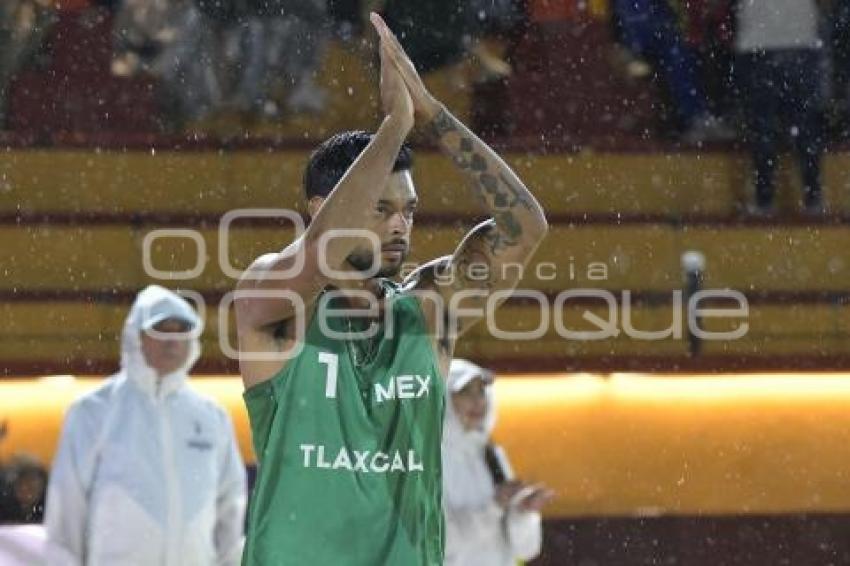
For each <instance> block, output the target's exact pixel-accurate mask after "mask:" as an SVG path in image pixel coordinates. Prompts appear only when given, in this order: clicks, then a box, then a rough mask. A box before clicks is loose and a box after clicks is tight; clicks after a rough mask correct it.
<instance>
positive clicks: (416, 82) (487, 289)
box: [373, 16, 548, 332]
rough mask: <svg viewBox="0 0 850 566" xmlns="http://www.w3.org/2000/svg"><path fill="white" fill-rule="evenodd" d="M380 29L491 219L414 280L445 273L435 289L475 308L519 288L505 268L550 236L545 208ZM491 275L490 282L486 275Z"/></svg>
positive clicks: (417, 105) (417, 106)
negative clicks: (462, 296)
mask: <svg viewBox="0 0 850 566" xmlns="http://www.w3.org/2000/svg"><path fill="white" fill-rule="evenodd" d="M373 18H374V19H376V20H378V21H379V23H378V24H376V27H377V28H378V30H379V33H380V34H381V40H382V42H385V43H386V44H387V45H388V47H389V50H388V51H389V55H390V56H391V57H392V60H393V61H394V62H395V64H396V66H397V67H398V69H399V71H400V72H401V76H402V77H403V78H404V81H405V84H406V85H407V88H408V90H409V91H410V95H411V97H412V99H413V105H414V110H415V113H416V120H417V122H419V123H420V124H422V125H424V126H425V128H426V130H427V131H428V133H429V134H430V135H431V136H433V138H434V139H435V140H436V141H437V143H438V144H439V146H440V148H441V149H442V150H443V151H444V152H445V153H446V154H447V155H448V156H449V157H450V158H451V159H452V161H453V162H454V163H455V165H456V166H457V167H458V168H459V169H460V170H461V171H463V172H464V173H465V174H466V176H467V177H468V178H469V179H470V181H471V187H472V191H473V193H474V194H475V196H476V198H477V199H478V201H479V202H480V203H481V204H482V206H483V208H484V210H485V211H486V212H487V213H488V214H489V215H490V216H491V219H490V220H488V221H486V222H483V223H481V224H479V225H478V226H476V227H475V228H473V229H472V230H471V231H470V232H469V233H468V234H467V235H466V236H465V237H464V239H463V240H462V241H461V243H460V245H459V246H458V248H457V249H456V250H455V252H454V254H452V255H451V256H449V257H446V258H440V259H438V260H434V261H433V262H431V263H430V264H428V265H426V266H425V267H424V268H423V269H422V270H421V271H419V272H418V273H415V274H414V275H413V277H419V278H421V279H422V280H424V281H425V282H426V284H427V282H428V281H434V280H435V277H430V278H429V277H428V276H427V275H425V273H426V272H428V271H432V272H438V271H442V272H445V273H448V274H450V275H451V276H450V277H447V278H442V277H438V278H436V279H442V280H446V281H448V283H446V284H442V285H439V284H437V285H434V288H436V289H437V290H438V291H439V292H440V294H441V295H442V296H443V298H444V304H450V301H451V297H452V296H453V295H454V294H455V293H457V292H459V291H464V290H476V291H483V293H481V294H479V295H478V297H477V298H470V301H469V302H467V301H464V302H463V306H464V307H466V308H471V307H473V306H474V304H475V303H479V304H480V303H481V301H482V300H486V296H487V294H489V293H492V292H493V291H496V290H500V289H512V288H514V287H515V286H516V284H517V278H516V272H517V270H507V269H502V267H503V266H504V265H505V264H508V263H511V264H514V263H519V264H522V265H525V264H526V263H527V262H528V260H529V259H530V258H531V255H532V254H533V253H534V250H535V249H536V248H537V246H538V245H539V244H540V242H541V241H542V239H543V237H544V236H545V235H546V232H547V231H548V224H547V222H546V217H545V215H544V213H543V209H542V208H541V207H540V204H539V203H538V202H537V200H536V199H535V198H534V196H533V195H532V194H531V192H530V191H529V190H528V189H527V188H526V186H525V185H524V184H523V182H522V181H521V180H520V179H519V177H517V175H516V174H515V173H514V172H513V170H511V168H510V167H509V166H508V164H507V163H505V162H504V160H503V159H502V158H500V157H499V156H498V155H497V154H496V152H494V151H493V150H492V149H491V148H490V147H489V146H488V145H487V144H486V143H484V142H483V141H482V140H481V139H479V138H478V136H476V135H475V134H474V133H472V132H471V131H470V130H469V128H467V127H466V126H464V125H463V124H462V123H461V122H460V121H459V120H457V119H456V118H455V117H454V116H452V115H451V114H450V113H449V112H448V110H446V108H445V107H444V106H443V105H442V104H440V103H439V102H438V101H437V100H436V99H435V98H434V97H433V96H431V94H430V93H429V92H428V91H427V89H426V88H425V86H424V84H423V83H422V80H421V78H420V77H419V74H418V73H417V72H416V69H415V67H414V66H413V63H412V62H411V61H410V59H409V58H408V57H407V55H406V54H405V53H404V50H403V49H402V47H401V45H400V44H399V43H398V40H397V39H396V38H395V36H394V35H393V34H392V32H391V31H390V30H389V28H387V27H386V24H384V23H383V21H382V20H380V18H378V17H377V16H373ZM485 272H486V277H484V276H483V275H482V274H483V273H485ZM458 322H459V328H458V329H459V330H460V331H461V332H462V331H463V330H465V329H466V328H468V327H469V326H471V325H472V323H474V322H475V319H474V318H465V319H463V320H459V321H458Z"/></svg>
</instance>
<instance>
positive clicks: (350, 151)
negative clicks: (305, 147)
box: [304, 130, 413, 200]
mask: <svg viewBox="0 0 850 566" xmlns="http://www.w3.org/2000/svg"><path fill="white" fill-rule="evenodd" d="M374 137H375V135H374V134H370V133H369V132H364V131H362V130H357V131H352V132H341V133H339V134H336V135H334V136H333V137H331V138H329V139H327V140H325V141H324V142H322V144H321V145H320V146H319V147H317V148H316V150H315V151H314V152H313V153H312V155H310V161H309V162H308V163H307V168H306V169H305V170H304V194H305V196H306V197H307V200H310V199H311V198H313V197H322V198H324V197H327V196H328V195H329V194H330V192H331V191H332V190H333V188H334V187H335V186H336V184H337V183H338V182H339V180H340V179H342V176H343V175H345V172H346V171H348V168H349V167H351V164H352V163H354V160H355V159H357V156H358V155H360V154H361V153H362V152H363V150H364V149H366V146H367V145H369V142H371V141H372V138H374ZM412 166H413V150H411V149H410V147H409V146H408V145H407V144H403V145H402V146H401V149H400V150H399V152H398V157H397V158H396V160H395V163H394V164H393V172H394V173H395V172H397V171H407V170H409V169H410V168H411V167H412Z"/></svg>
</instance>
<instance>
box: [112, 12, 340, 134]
mask: <svg viewBox="0 0 850 566" xmlns="http://www.w3.org/2000/svg"><path fill="white" fill-rule="evenodd" d="M329 29H330V26H329V23H328V18H327V8H326V5H325V0H125V1H124V2H123V3H122V4H121V5H120V8H119V9H118V11H117V15H116V18H115V46H116V58H115V62H114V64H113V71H114V72H115V74H118V75H124V76H126V75H132V74H134V73H136V72H138V71H140V70H145V71H147V72H149V73H150V74H151V75H153V76H154V77H156V78H157V79H159V83H160V89H161V93H160V94H161V103H162V106H163V109H164V110H165V111H166V112H167V116H168V118H169V124H171V125H172V126H173V127H180V126H182V125H184V124H185V123H186V122H192V121H198V120H203V119H205V118H207V117H209V116H210V115H211V114H212V113H214V112H218V111H222V110H224V111H227V110H232V111H237V112H240V113H242V114H245V115H248V116H253V117H258V116H276V115H278V114H280V113H282V112H284V111H287V112H293V113H299V112H319V111H321V110H322V109H323V108H324V105H325V98H326V94H325V92H324V90H322V89H321V88H320V87H319V86H318V85H317V84H316V82H315V78H316V73H317V72H318V69H319V65H320V62H321V57H322V55H323V53H324V48H325V45H326V43H327V39H328V34H329ZM281 101H283V102H282V104H281V103H280V102H281Z"/></svg>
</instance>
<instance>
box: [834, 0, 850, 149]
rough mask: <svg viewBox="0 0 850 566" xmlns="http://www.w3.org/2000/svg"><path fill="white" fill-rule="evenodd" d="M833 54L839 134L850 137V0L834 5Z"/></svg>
mask: <svg viewBox="0 0 850 566" xmlns="http://www.w3.org/2000/svg"><path fill="white" fill-rule="evenodd" d="M831 21H832V30H831V42H830V47H831V55H832V69H833V76H832V81H833V82H832V86H833V96H834V97H835V99H834V101H833V104H834V110H835V122H836V124H835V125H836V126H837V135H838V137H839V138H841V139H848V138H850V0H835V1H834V2H833V5H832V17H831Z"/></svg>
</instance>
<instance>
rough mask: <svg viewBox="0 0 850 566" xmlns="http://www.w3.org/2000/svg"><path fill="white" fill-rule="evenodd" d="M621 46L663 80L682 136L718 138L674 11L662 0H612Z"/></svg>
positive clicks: (690, 138)
mask: <svg viewBox="0 0 850 566" xmlns="http://www.w3.org/2000/svg"><path fill="white" fill-rule="evenodd" d="M612 7H613V9H614V10H615V14H616V17H617V18H618V21H619V23H620V26H621V27H620V36H621V39H622V41H623V43H624V44H625V46H626V47H627V48H628V49H630V50H631V51H633V52H634V53H636V54H638V55H640V56H643V57H645V58H646V59H647V60H648V61H649V62H650V63H651V64H652V65H653V66H655V67H656V69H657V72H658V73H659V74H660V75H661V77H662V79H663V80H664V82H665V84H666V86H667V89H668V90H669V94H670V98H671V99H672V101H673V106H674V107H675V112H676V116H677V121H678V126H679V128H680V130H682V131H683V132H684V137H685V139H687V140H689V141H701V140H704V139H708V138H713V137H718V135H719V134H720V133H721V132H720V130H721V128H720V127H719V126H720V125H719V124H717V123H716V120H713V119H712V118H711V115H710V112H709V110H708V102H707V100H706V98H705V94H704V92H703V89H702V85H701V84H700V81H699V76H698V68H697V61H696V58H695V56H694V54H693V52H692V51H691V49H690V47H689V46H688V45H687V44H686V43H685V42H684V40H683V39H682V35H681V32H680V30H679V29H678V27H677V26H678V22H677V20H676V17H675V14H674V13H673V12H672V10H671V9H670V7H669V6H668V5H667V4H666V3H665V2H664V1H663V0H614V1H613V3H612Z"/></svg>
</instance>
